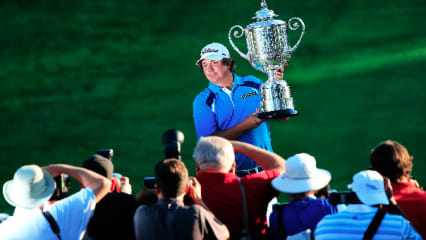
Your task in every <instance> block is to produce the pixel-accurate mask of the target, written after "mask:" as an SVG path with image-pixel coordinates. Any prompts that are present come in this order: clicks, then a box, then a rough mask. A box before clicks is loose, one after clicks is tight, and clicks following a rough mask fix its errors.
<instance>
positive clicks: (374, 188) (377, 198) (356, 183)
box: [348, 170, 389, 205]
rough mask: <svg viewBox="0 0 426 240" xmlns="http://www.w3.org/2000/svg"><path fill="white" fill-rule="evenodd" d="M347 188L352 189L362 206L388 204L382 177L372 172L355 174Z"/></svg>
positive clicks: (366, 171) (365, 171)
mask: <svg viewBox="0 0 426 240" xmlns="http://www.w3.org/2000/svg"><path fill="white" fill-rule="evenodd" d="M348 188H350V189H352V191H354V192H355V193H356V195H357V197H358V198H359V200H360V201H361V202H362V203H364V204H367V205H376V204H386V205H388V204H389V200H388V197H387V196H386V192H385V185H384V183H383V177H382V175H380V173H378V172H376V171H374V170H364V171H361V172H358V173H357V174H355V175H354V177H353V182H352V184H350V185H348Z"/></svg>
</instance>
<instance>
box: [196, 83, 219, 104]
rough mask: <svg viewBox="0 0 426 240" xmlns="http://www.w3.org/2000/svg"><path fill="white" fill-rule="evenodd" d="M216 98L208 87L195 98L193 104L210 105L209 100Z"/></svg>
mask: <svg viewBox="0 0 426 240" xmlns="http://www.w3.org/2000/svg"><path fill="white" fill-rule="evenodd" d="M214 96H215V94H214V93H213V92H212V91H211V90H210V89H209V88H208V87H207V88H205V89H204V90H203V91H201V92H200V93H198V94H197V96H195V98H194V102H193V104H194V105H196V104H199V103H206V104H207V103H208V101H209V100H208V99H211V98H213V97H214Z"/></svg>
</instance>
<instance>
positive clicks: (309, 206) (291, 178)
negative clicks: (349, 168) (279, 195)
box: [269, 153, 337, 239]
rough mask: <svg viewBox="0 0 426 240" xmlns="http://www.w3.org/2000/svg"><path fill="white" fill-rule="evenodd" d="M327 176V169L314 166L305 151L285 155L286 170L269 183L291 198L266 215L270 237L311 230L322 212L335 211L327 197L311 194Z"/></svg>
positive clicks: (280, 237) (326, 182) (320, 185)
mask: <svg viewBox="0 0 426 240" xmlns="http://www.w3.org/2000/svg"><path fill="white" fill-rule="evenodd" d="M330 180H331V174H330V172H328V171H327V170H324V169H318V168H317V167H316V161H315V158H314V157H313V156H311V155H309V154H306V153H300V154H296V155H294V156H292V157H290V158H288V159H287V161H286V172H285V173H284V174H282V175H281V176H278V177H276V178H275V179H274V180H273V181H272V186H273V187H274V188H275V189H276V190H278V191H280V192H284V193H287V195H288V199H290V200H291V201H290V202H289V203H288V204H287V205H284V206H281V207H279V208H276V209H274V211H273V212H272V213H271V215H270V218H269V222H270V228H271V232H272V234H273V239H285V238H286V237H287V236H291V235H295V234H298V233H301V232H303V231H308V232H312V233H313V231H314V230H315V227H316V225H317V223H318V222H319V221H320V220H321V219H322V218H323V217H324V216H325V215H328V214H331V213H336V212H337V208H336V206H334V205H332V204H330V202H329V201H328V199H324V198H316V197H315V193H316V192H317V191H318V190H320V189H322V188H324V187H325V186H327V185H328V183H329V182H330Z"/></svg>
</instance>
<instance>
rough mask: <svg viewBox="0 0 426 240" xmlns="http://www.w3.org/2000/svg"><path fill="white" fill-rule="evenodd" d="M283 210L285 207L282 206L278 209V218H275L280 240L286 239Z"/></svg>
mask: <svg viewBox="0 0 426 240" xmlns="http://www.w3.org/2000/svg"><path fill="white" fill-rule="evenodd" d="M284 208H285V206H283V207H282V208H280V209H278V214H277V215H278V216H277V218H278V219H277V226H278V234H279V235H280V238H282V239H286V238H287V231H286V230H285V227H284V220H283V217H284Z"/></svg>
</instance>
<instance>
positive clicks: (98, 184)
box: [44, 164, 111, 203]
mask: <svg viewBox="0 0 426 240" xmlns="http://www.w3.org/2000/svg"><path fill="white" fill-rule="evenodd" d="M44 169H46V170H47V171H48V172H49V173H50V174H52V176H53V177H56V176H57V175H59V174H61V173H65V174H68V175H69V176H70V177H72V178H74V179H75V180H77V181H78V182H79V183H80V185H81V186H82V187H83V188H90V189H92V190H93V193H94V194H95V196H96V203H97V202H99V201H100V200H101V199H102V198H103V197H104V196H105V195H106V194H107V193H108V192H109V189H110V188H111V181H110V180H108V179H107V178H106V177H104V176H102V175H100V174H97V173H96V172H93V171H90V170H88V169H85V168H80V167H74V166H71V165H67V164H51V165H49V166H46V167H44Z"/></svg>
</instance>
